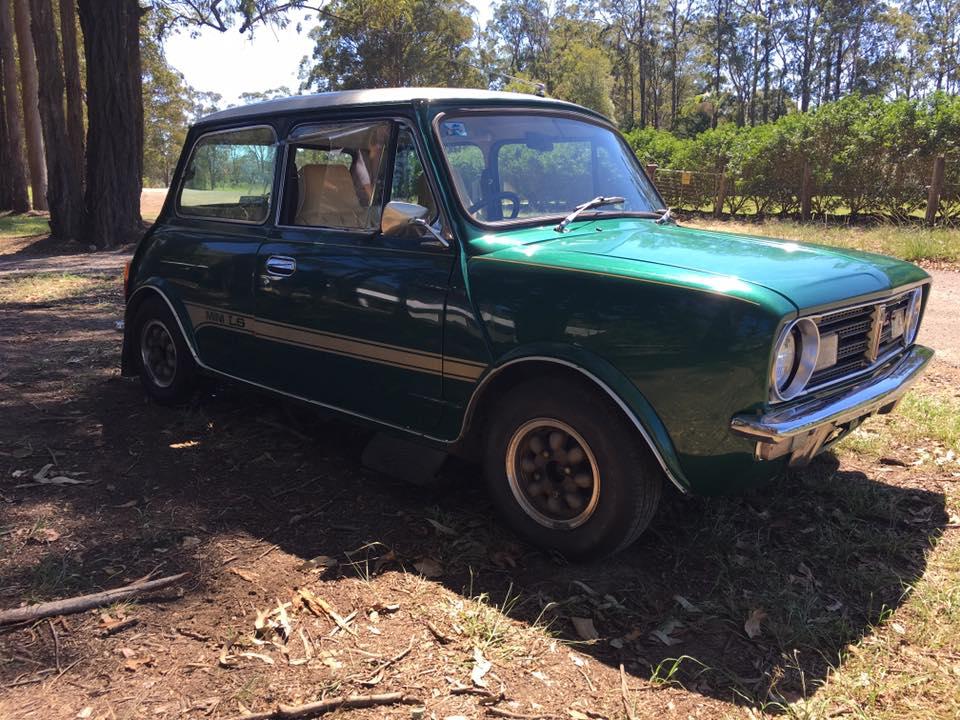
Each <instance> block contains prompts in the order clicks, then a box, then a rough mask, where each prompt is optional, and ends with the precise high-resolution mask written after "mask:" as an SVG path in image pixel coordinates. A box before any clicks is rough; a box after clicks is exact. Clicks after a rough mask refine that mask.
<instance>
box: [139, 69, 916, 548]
mask: <svg viewBox="0 0 960 720" xmlns="http://www.w3.org/2000/svg"><path fill="white" fill-rule="evenodd" d="M125 285H126V288H125V289H126V300H127V305H126V318H125V337H124V349H123V369H124V372H125V373H127V374H139V376H140V378H141V380H142V382H143V385H144V387H145V389H146V391H147V392H148V393H149V394H150V395H151V396H152V397H153V398H155V399H156V400H158V401H161V402H179V401H182V400H184V399H185V398H187V397H188V395H189V393H190V391H191V387H192V385H193V384H194V381H195V380H196V379H197V378H198V376H199V375H210V376H213V377H215V378H221V379H227V380H232V381H236V382H239V383H242V384H245V385H247V386H250V387H254V388H260V389H263V390H267V391H269V392H270V393H273V394H275V395H277V396H280V397H284V398H289V399H293V400H297V401H301V402H304V403H308V404H311V405H313V406H318V407H322V408H326V409H329V410H333V411H335V412H336V413H339V414H340V415H342V416H343V417H344V418H347V419H353V420H357V421H360V422H362V423H365V424H367V425H369V426H371V427H373V428H374V429H376V430H378V431H379V432H378V433H377V434H376V435H375V441H376V438H386V441H385V445H384V446H385V447H387V448H388V450H385V451H384V452H385V453H386V455H387V456H391V452H392V453H393V455H392V457H394V458H399V460H396V464H397V465H411V464H415V463H417V462H421V461H420V460H417V459H416V458H418V457H422V458H423V460H422V462H423V463H424V465H425V466H430V467H432V465H431V464H432V463H433V462H434V460H433V458H436V457H440V458H443V457H446V456H447V455H451V454H452V455H458V456H463V457H466V458H470V459H475V460H479V461H480V462H481V463H482V465H483V468H484V477H485V481H486V484H487V487H488V490H489V493H490V495H491V496H492V498H493V500H494V502H495V504H496V505H497V506H498V508H499V510H500V512H501V514H502V516H503V518H504V519H505V520H506V521H507V522H508V523H509V524H510V525H511V526H512V527H513V528H514V529H515V530H517V531H518V532H520V533H521V534H523V535H524V536H526V537H527V538H529V539H530V540H531V541H533V542H534V543H536V544H538V545H540V546H542V547H545V548H549V549H553V550H557V551H559V552H561V553H563V554H565V555H568V556H573V557H581V558H582V557H591V556H593V557H595V556H599V555H604V554H609V553H613V552H616V551H617V550H620V549H622V548H624V547H626V546H627V545H629V544H630V543H631V542H632V541H633V540H634V539H635V538H636V537H637V536H638V535H639V534H640V533H641V532H643V530H644V528H645V527H646V526H647V525H648V523H649V522H650V519H651V517H652V515H653V514H654V511H655V509H656V507H657V503H658V501H659V499H660V496H661V492H662V490H663V487H664V485H665V484H666V483H672V484H673V485H674V486H676V488H677V489H678V490H679V491H681V492H683V493H698V494H718V493H729V492H736V491H742V490H744V489H747V488H750V487H751V486H755V485H757V484H760V483H763V482H766V481H769V480H770V479H772V478H775V477H777V476H778V475H781V474H782V472H783V471H784V469H785V468H787V467H788V466H800V465H803V464H805V463H807V462H808V461H809V460H810V459H811V458H812V457H813V456H815V455H816V454H817V453H819V452H821V451H823V450H824V449H826V448H828V447H830V445H831V444H832V443H834V442H835V441H837V440H838V439H839V438H841V437H843V436H844V435H845V434H847V433H849V432H850V431H851V430H853V429H854V428H856V427H857V426H858V425H859V424H860V423H861V422H863V420H865V419H866V418H867V417H869V416H870V415H873V414H875V413H886V412H890V411H891V410H892V409H893V408H894V406H895V405H896V403H897V401H898V400H899V399H900V398H901V397H902V395H903V394H904V392H905V391H906V389H907V387H908V386H909V385H910V384H911V382H912V381H914V380H915V379H916V378H917V377H918V375H919V374H920V372H921V371H922V370H923V369H924V367H925V365H926V364H927V363H928V362H929V361H930V358H931V357H932V355H933V352H932V351H931V350H929V349H928V348H925V347H922V346H920V345H917V344H916V343H915V339H916V336H917V330H918V327H919V324H920V318H921V316H922V314H923V308H924V306H925V304H926V302H927V298H928V295H929V289H930V278H929V277H928V276H927V274H926V273H924V272H923V271H922V270H921V269H919V268H917V267H915V266H914V265H911V264H908V263H904V262H900V261H898V260H894V259H891V258H888V257H883V256H879V255H871V254H868V253H862V252H854V251H849V250H837V249H833V248H826V247H817V246H811V245H800V244H796V243H791V242H782V241H778V240H770V239H765V238H757V237H748V236H744V235H735V234H728V233H718V232H709V231H704V230H695V229H690V228H684V227H681V226H678V225H677V224H675V223H674V222H673V220H672V219H671V217H670V214H669V212H667V209H666V208H665V206H664V202H663V200H662V198H661V197H660V195H659V194H658V193H657V190H656V188H655V187H654V186H653V185H652V183H651V182H650V180H649V179H648V178H647V176H646V175H645V173H644V171H643V169H642V168H641V167H640V165H639V164H638V163H637V160H636V158H635V157H634V155H633V154H632V153H631V152H630V150H629V148H628V146H627V145H626V143H625V142H624V140H623V138H622V137H621V136H620V134H619V133H618V132H617V131H616V129H615V128H614V127H613V126H612V125H611V123H610V122H609V121H608V120H607V119H605V118H604V117H602V116H600V115H598V114H596V113H594V112H592V111H591V110H587V109H585V108H582V107H579V106H576V105H572V104H569V103H564V102H559V101H555V100H549V99H543V98H538V97H532V96H526V95H519V94H512V93H496V92H482V91H473V90H449V89H420V88H413V89H391V90H358V91H346V92H338V93H326V94H321V95H313V96H302V97H293V98H288V99H282V100H273V101H269V102H265V103H260V104H257V105H251V106H248V107H241V108H233V109H229V110H225V111H222V112H218V113H215V114H213V115H210V116H209V117H206V118H204V119H203V120H201V121H200V122H199V123H197V124H196V125H195V126H194V127H193V128H192V129H191V130H190V132H189V135H188V136H187V141H186V145H185V148H184V152H183V155H182V157H181V159H180V162H179V164H178V166H177V169H176V173H175V176H174V181H173V183H172V187H171V191H170V193H169V195H168V197H167V200H166V203H165V205H164V207H163V210H162V212H161V214H160V217H159V218H158V220H157V222H156V224H155V225H154V226H153V227H152V228H151V230H150V231H149V232H148V233H147V234H146V236H145V237H144V238H143V240H142V241H141V242H140V245H139V246H138V248H137V251H136V253H135V255H134V256H133V259H132V261H131V265H130V266H129V268H128V273H127V276H126V281H125ZM383 444H384V443H381V445H383ZM413 444H416V446H423V448H424V449H423V455H422V456H420V455H417V453H411V452H407V451H406V450H403V448H409V447H412V446H414V445H413ZM391 447H392V448H393V450H389V448H391ZM397 448H400V449H399V450H398V449H397ZM404 458H406V459H404Z"/></svg>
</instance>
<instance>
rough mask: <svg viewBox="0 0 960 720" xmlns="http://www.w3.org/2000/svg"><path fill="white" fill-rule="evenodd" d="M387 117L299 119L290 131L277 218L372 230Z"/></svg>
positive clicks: (378, 203)
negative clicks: (329, 121)
mask: <svg viewBox="0 0 960 720" xmlns="http://www.w3.org/2000/svg"><path fill="white" fill-rule="evenodd" d="M389 140H390V123H388V122H376V123H346V124H329V125H304V126H300V127H298V128H296V129H295V130H294V131H293V133H292V134H291V136H290V140H289V143H290V145H289V147H290V151H289V154H288V155H287V167H286V179H285V180H284V182H285V185H284V198H285V200H284V207H283V212H282V213H281V221H282V223H283V224H285V225H297V226H303V227H329V228H345V229H349V230H373V229H375V228H377V227H379V225H380V208H381V206H382V205H383V174H384V173H383V165H384V163H383V155H384V148H385V147H386V145H387V143H388V142H389Z"/></svg>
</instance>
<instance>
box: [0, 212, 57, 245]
mask: <svg viewBox="0 0 960 720" xmlns="http://www.w3.org/2000/svg"><path fill="white" fill-rule="evenodd" d="M49 232H50V225H49V220H48V218H46V217H44V216H35V215H0V239H4V240H6V239H12V238H20V237H33V236H34V235H46V234H47V233H49Z"/></svg>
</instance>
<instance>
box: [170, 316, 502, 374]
mask: <svg viewBox="0 0 960 720" xmlns="http://www.w3.org/2000/svg"><path fill="white" fill-rule="evenodd" d="M184 304H185V305H186V306H187V308H188V309H191V308H196V309H199V310H208V311H211V312H213V313H215V314H217V315H229V316H231V317H236V318H243V319H246V320H249V321H252V322H254V323H256V325H257V327H261V326H263V325H274V326H276V327H279V328H287V329H289V330H294V331H297V332H306V333H311V334H314V335H322V336H324V337H329V338H338V339H340V340H347V341H351V342H361V343H364V344H365V345H375V346H377V347H382V348H387V349H389V350H396V351H398V352H403V353H408V354H415V355H422V356H424V357H430V358H438V359H443V355H441V354H440V353H433V352H430V351H428V350H413V349H411V348H405V347H402V346H399V345H391V344H389V343H382V342H377V341H375V340H360V339H358V338H355V337H351V336H350V335H340V334H338V333H331V332H325V331H322V330H311V329H309V328H304V327H302V326H300V325H291V324H289V323H283V322H279V321H277V320H267V319H265V318H258V317H250V316H245V315H244V316H240V315H233V314H232V313H229V312H228V311H225V310H222V309H220V308H215V307H210V306H208V305H199V304H195V303H184ZM192 319H193V314H192V313H191V320H192ZM215 324H217V323H215ZM455 362H457V363H459V364H460V365H464V366H472V367H475V368H479V369H480V370H486V369H487V364H486V363H484V362H477V361H475V360H467V359H465V358H456V359H455Z"/></svg>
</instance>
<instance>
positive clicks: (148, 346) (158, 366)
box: [133, 297, 196, 404]
mask: <svg viewBox="0 0 960 720" xmlns="http://www.w3.org/2000/svg"><path fill="white" fill-rule="evenodd" d="M133 325H134V332H135V335H134V337H135V338H136V342H137V349H138V352H137V358H138V360H139V363H140V382H141V384H142V385H143V387H144V389H145V390H146V391H147V394H149V395H150V396H151V397H152V398H153V399H155V400H157V401H158V402H161V403H166V404H175V403H179V402H183V401H184V400H186V399H187V398H188V397H189V396H190V394H191V393H192V392H193V389H194V386H195V379H196V366H195V364H194V361H193V357H192V355H191V354H190V349H189V348H188V347H187V345H186V342H185V341H184V339H183V335H182V334H181V333H180V329H179V326H178V325H177V324H176V321H175V320H174V318H173V314H172V313H171V312H170V309H169V308H168V307H167V305H166V304H165V303H164V302H163V301H162V300H161V299H160V298H154V297H151V298H148V299H147V300H145V301H144V302H143V304H142V305H141V306H140V308H139V310H138V311H137V314H136V316H135V319H134V323H133Z"/></svg>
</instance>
